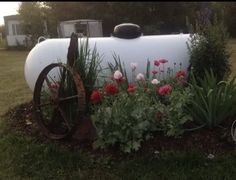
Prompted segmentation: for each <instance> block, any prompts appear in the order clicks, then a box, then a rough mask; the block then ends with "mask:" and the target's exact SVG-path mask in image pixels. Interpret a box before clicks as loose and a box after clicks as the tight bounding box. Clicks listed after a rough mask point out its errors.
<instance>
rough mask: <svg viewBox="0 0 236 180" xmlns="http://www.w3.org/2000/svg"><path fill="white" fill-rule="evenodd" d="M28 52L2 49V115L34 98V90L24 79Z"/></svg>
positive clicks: (0, 90)
mask: <svg viewBox="0 0 236 180" xmlns="http://www.w3.org/2000/svg"><path fill="white" fill-rule="evenodd" d="M27 54H28V52H27V51H4V50H0V79H1V81H0V87H1V89H0V115H2V114H3V113H5V112H6V111H7V110H8V109H9V108H12V107H14V106H15V105H18V104H22V103H23V102H26V101H29V100H30V99H32V92H31V91H30V89H29V88H28V86H27V85H26V82H25V79H24V63H25V60H26V56H27Z"/></svg>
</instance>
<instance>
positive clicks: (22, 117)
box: [6, 102, 236, 157]
mask: <svg viewBox="0 0 236 180" xmlns="http://www.w3.org/2000/svg"><path fill="white" fill-rule="evenodd" d="M6 117H7V118H6V119H7V120H8V124H9V126H8V131H11V132H15V133H19V134H21V135H26V136H31V137H34V138H35V139H36V141H39V142H41V143H56V144H59V145H60V146H62V147H66V148H69V149H70V150H72V151H73V150H81V151H85V152H88V153H91V154H93V155H95V156H99V157H101V156H103V155H107V154H109V155H114V156H116V157H122V156H123V155H122V153H121V152H120V151H119V150H118V148H117V147H113V148H111V149H109V150H101V149H94V148H93V140H94V138H95V135H96V133H95V129H94V128H93V126H92V123H91V121H90V118H89V117H85V118H84V119H83V120H82V121H81V122H80V125H79V128H78V130H77V131H76V132H75V134H74V135H73V136H72V137H70V138H67V139H63V140H50V139H48V138H47V137H45V136H44V135H43V133H42V132H41V131H40V129H39V127H38V125H37V123H36V122H35V121H34V118H33V104H32V102H29V103H25V104H22V105H20V106H17V107H15V108H14V109H11V110H10V111H9V112H8V113H7V114H6ZM228 124H230V123H229V122H228V123H225V126H226V127H228V128H226V129H223V128H213V129H207V128H202V129H199V130H196V131H192V132H186V133H184V134H183V135H182V136H181V137H179V138H174V137H166V136H164V135H163V134H162V133H160V132H157V133H155V134H153V138H152V139H150V140H148V141H146V142H144V143H143V144H142V148H141V149H140V150H139V151H138V152H136V153H134V154H136V155H138V156H140V155H143V154H150V153H151V154H158V153H159V152H163V151H175V152H176V151H184V152H190V151H197V152H200V153H203V154H214V155H223V154H227V153H235V152H236V151H235V150H236V145H235V143H234V142H233V141H232V138H231V136H230V131H229V129H230V126H229V125H228Z"/></svg>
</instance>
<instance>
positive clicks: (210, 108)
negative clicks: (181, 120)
mask: <svg viewBox="0 0 236 180" xmlns="http://www.w3.org/2000/svg"><path fill="white" fill-rule="evenodd" d="M234 81H235V78H233V79H231V80H229V81H220V82H218V81H217V77H216V76H215V75H214V73H213V71H212V70H210V72H209V71H207V70H205V76H204V78H197V79H196V77H194V76H193V75H192V81H191V84H190V87H191V89H192V93H193V94H194V95H193V98H192V99H191V100H190V105H189V106H187V107H186V109H187V111H188V113H189V114H190V115H191V116H192V117H193V119H194V120H195V121H196V122H197V123H198V124H201V125H205V126H207V127H209V128H213V127H216V126H218V125H220V124H221V123H222V122H223V121H224V120H226V119H227V118H229V117H232V116H233V115H235V114H236V106H235V105H236V86H235V84H234Z"/></svg>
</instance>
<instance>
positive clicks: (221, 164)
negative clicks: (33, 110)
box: [0, 40, 236, 180]
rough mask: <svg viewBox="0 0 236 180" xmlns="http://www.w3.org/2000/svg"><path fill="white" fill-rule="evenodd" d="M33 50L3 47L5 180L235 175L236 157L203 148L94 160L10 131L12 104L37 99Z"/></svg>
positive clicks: (235, 58)
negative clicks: (30, 63) (28, 70)
mask: <svg viewBox="0 0 236 180" xmlns="http://www.w3.org/2000/svg"><path fill="white" fill-rule="evenodd" d="M231 45H232V47H233V53H232V57H231V64H232V73H233V74H235V75H236V40H232V41H231ZM27 53H28V52H25V51H4V50H0V78H1V81H0V87H1V88H0V115H1V119H0V126H2V127H0V179H4V180H5V179H6V180H8V179H9V180H12V179H13V180H14V179H89V180H90V179H112V180H116V179H143V180H144V179H174V180H175V179H181V180H182V179H219V180H221V179H236V156H235V154H228V155H225V156H220V157H218V156H217V157H216V158H214V159H212V160H209V159H207V158H206V156H207V155H206V154H200V153H198V152H189V153H187V152H186V153H184V152H161V153H160V154H158V155H155V154H154V153H153V154H147V155H145V156H142V157H139V156H137V155H132V156H130V157H129V158H127V159H123V160H122V161H116V160H114V159H112V158H111V157H104V158H100V159H96V160H95V159H94V158H92V156H91V155H89V154H86V153H84V152H83V153H82V152H79V151H74V152H72V151H69V150H68V149H65V148H62V147H61V146H59V145H56V144H55V143H50V142H49V143H48V144H42V143H40V142H38V140H36V139H34V138H32V137H27V136H23V135H19V134H15V133H9V132H6V130H5V128H4V127H3V126H4V125H6V123H4V122H5V121H7V120H8V119H7V118H6V117H4V116H2V115H3V114H4V113H5V112H7V110H8V109H9V108H13V107H14V106H16V105H18V104H22V103H24V102H27V101H29V100H31V99H32V92H31V91H30V90H29V88H28V87H27V85H26V83H25V80H24V62H25V59H26V56H27Z"/></svg>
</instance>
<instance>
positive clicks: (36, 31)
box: [18, 2, 46, 44]
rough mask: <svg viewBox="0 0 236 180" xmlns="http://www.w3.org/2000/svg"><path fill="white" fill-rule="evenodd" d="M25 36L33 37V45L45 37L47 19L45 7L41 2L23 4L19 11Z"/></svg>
mask: <svg viewBox="0 0 236 180" xmlns="http://www.w3.org/2000/svg"><path fill="white" fill-rule="evenodd" d="M18 12H19V14H20V17H21V19H22V20H23V21H22V25H23V31H24V33H25V34H30V35H32V40H33V44H36V43H37V39H38V38H39V37H40V36H42V35H45V33H44V25H43V23H44V20H45V19H46V14H45V7H44V6H42V3H40V2H22V3H21V4H20V6H19V10H18Z"/></svg>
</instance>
